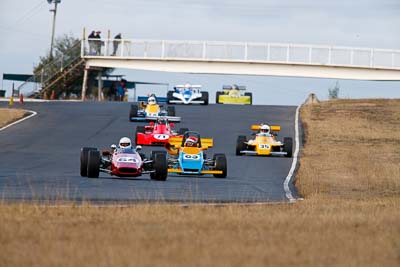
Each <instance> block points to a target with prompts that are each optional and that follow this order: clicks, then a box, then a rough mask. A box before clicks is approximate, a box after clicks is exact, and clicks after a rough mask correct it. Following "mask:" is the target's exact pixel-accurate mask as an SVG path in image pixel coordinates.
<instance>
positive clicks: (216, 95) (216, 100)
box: [215, 91, 221, 104]
mask: <svg viewBox="0 0 400 267" xmlns="http://www.w3.org/2000/svg"><path fill="white" fill-rule="evenodd" d="M220 95H221V92H218V91H217V93H216V94H215V103H216V104H221V103H220V102H219V96H220Z"/></svg>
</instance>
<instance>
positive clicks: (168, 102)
mask: <svg viewBox="0 0 400 267" xmlns="http://www.w3.org/2000/svg"><path fill="white" fill-rule="evenodd" d="M173 94H174V91H168V92H167V104H171V100H172V99H174V97H173V96H172V95H173Z"/></svg>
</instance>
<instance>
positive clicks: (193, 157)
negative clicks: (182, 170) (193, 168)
mask: <svg viewBox="0 0 400 267" xmlns="http://www.w3.org/2000/svg"><path fill="white" fill-rule="evenodd" d="M183 157H184V158H185V159H188V160H200V155H198V154H197V155H189V154H186V155H184V156H183Z"/></svg>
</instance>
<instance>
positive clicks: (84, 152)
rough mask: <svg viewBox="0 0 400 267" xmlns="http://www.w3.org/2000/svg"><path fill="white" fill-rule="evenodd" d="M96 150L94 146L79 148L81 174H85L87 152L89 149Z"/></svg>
mask: <svg viewBox="0 0 400 267" xmlns="http://www.w3.org/2000/svg"><path fill="white" fill-rule="evenodd" d="M91 150H96V148H94V147H83V148H82V149H81V176H82V177H86V176H87V166H88V156H89V155H88V154H89V151H91Z"/></svg>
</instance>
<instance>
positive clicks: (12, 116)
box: [0, 108, 26, 128]
mask: <svg viewBox="0 0 400 267" xmlns="http://www.w3.org/2000/svg"><path fill="white" fill-rule="evenodd" d="M25 114H26V111H24V110H21V109H9V108H0V128H1V127H3V126H5V125H7V124H9V123H11V122H13V121H16V120H18V119H20V118H22V117H24V116H25Z"/></svg>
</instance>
